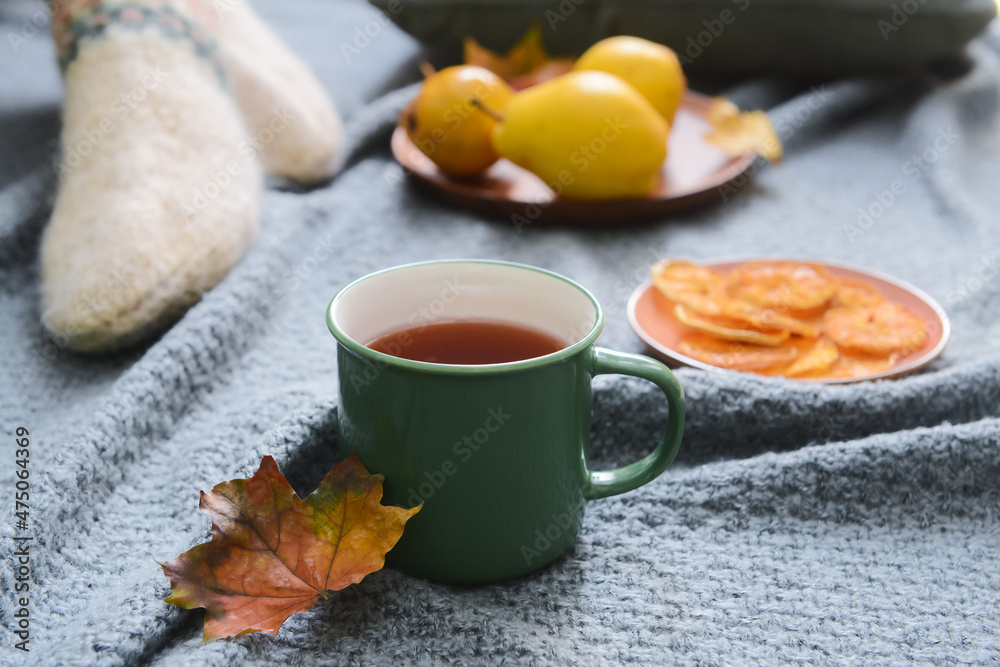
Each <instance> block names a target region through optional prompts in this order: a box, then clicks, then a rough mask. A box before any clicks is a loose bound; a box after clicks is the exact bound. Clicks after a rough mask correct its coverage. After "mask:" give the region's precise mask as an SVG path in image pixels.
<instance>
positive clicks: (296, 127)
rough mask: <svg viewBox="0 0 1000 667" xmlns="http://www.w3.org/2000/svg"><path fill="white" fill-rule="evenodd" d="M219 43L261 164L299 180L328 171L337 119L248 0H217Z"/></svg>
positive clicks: (336, 142)
mask: <svg viewBox="0 0 1000 667" xmlns="http://www.w3.org/2000/svg"><path fill="white" fill-rule="evenodd" d="M215 9H216V11H217V12H218V16H219V20H218V28H217V32H218V35H219V43H220V45H221V49H222V53H223V55H224V56H225V60H226V63H227V65H228V67H229V72H230V74H231V75H232V80H233V87H234V88H235V90H236V95H237V97H238V98H239V101H240V106H241V107H242V109H243V116H244V118H245V119H246V122H247V125H248V126H249V127H250V129H251V131H252V132H253V134H254V135H255V137H256V139H257V140H258V142H259V144H258V145H259V147H260V148H261V159H262V162H263V164H264V167H265V168H266V169H267V170H268V171H270V172H272V173H275V174H279V175H281V176H284V177H286V178H289V179H291V180H293V181H298V182H300V183H315V182H319V181H323V180H326V179H328V178H330V177H331V176H333V174H334V172H335V171H336V169H337V167H338V163H337V161H338V159H339V157H340V146H341V134H342V128H341V122H340V117H339V116H338V115H337V111H336V109H335V108H334V106H333V104H332V103H331V101H330V98H329V97H328V96H327V94H326V91H325V90H323V87H322V86H321V85H320V83H319V81H317V80H316V77H315V76H313V74H312V72H310V71H309V70H308V69H307V68H306V66H305V65H304V64H303V63H302V61H300V60H299V58H298V57H297V56H295V55H294V54H293V53H292V52H291V51H289V50H288V47H286V46H285V44H284V43H283V42H281V40H279V39H278V37H277V36H276V35H275V34H274V33H273V32H272V31H271V29H270V28H269V27H268V26H267V25H266V24H264V22H263V21H261V20H260V18H258V17H257V15H256V14H255V13H254V12H253V10H252V9H251V8H250V5H249V3H247V2H245V1H243V2H236V1H234V0H230V2H228V4H227V3H226V2H224V1H223V2H217V3H216V4H215Z"/></svg>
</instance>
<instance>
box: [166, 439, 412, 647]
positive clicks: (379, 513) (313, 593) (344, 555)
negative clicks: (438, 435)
mask: <svg viewBox="0 0 1000 667" xmlns="http://www.w3.org/2000/svg"><path fill="white" fill-rule="evenodd" d="M382 480H383V477H382V475H369V474H368V471H367V470H365V467H364V465H363V464H362V463H361V461H360V460H359V459H358V457H357V455H356V454H354V452H351V455H350V456H349V457H348V458H347V460H345V461H343V462H341V463H339V464H337V465H336V466H334V467H333V469H332V470H330V472H329V473H327V475H326V477H324V478H323V481H322V482H321V483H320V485H319V487H318V488H317V489H316V490H315V491H314V492H313V493H311V494H310V495H309V497H308V498H306V499H305V500H302V499H300V498H299V497H298V496H297V495H296V494H295V491H294V490H293V489H292V487H291V485H290V484H289V483H288V480H286V479H285V477H284V476H283V475H282V474H281V472H280V471H279V470H278V466H277V464H276V463H275V462H274V459H272V458H271V457H270V456H265V457H264V458H263V460H262V461H261V463H260V468H259V469H258V470H257V472H256V474H254V476H253V477H251V478H250V479H234V480H232V481H229V482H223V483H221V484H217V485H216V486H215V487H214V488H213V489H212V492H211V493H205V492H202V494H201V503H200V508H201V510H202V511H203V512H205V514H208V515H209V517H211V519H212V540H211V541H210V542H208V543H205V544H199V545H197V546H195V547H193V548H192V549H189V550H188V551H186V552H185V553H183V554H181V555H180V556H178V557H177V558H175V559H174V560H172V561H170V562H168V563H161V566H162V567H163V573H164V574H165V575H166V576H167V577H168V578H169V579H170V584H171V587H172V588H173V592H172V593H171V595H170V597H168V598H167V599H166V602H169V603H170V604H174V605H177V606H178V607H183V608H184V609H195V608H197V607H204V608H205V610H206V613H205V628H204V640H205V641H211V640H213V639H218V638H221V637H232V636H234V635H240V634H245V633H248V632H267V633H269V634H272V635H276V634H277V633H278V629H279V628H280V627H281V625H282V623H284V622H285V620H286V619H287V618H288V617H289V616H291V615H292V614H296V613H299V612H303V611H308V610H309V609H311V608H312V607H313V605H315V604H316V601H317V600H318V599H319V598H320V597H323V598H325V597H326V596H327V591H336V590H340V589H342V588H344V587H346V586H349V585H350V584H356V583H358V582H359V581H361V580H362V579H363V578H364V577H365V575H366V574H368V573H370V572H374V571H376V570H380V569H382V566H383V565H384V564H385V554H386V553H387V552H388V551H389V550H390V549H392V547H393V546H395V544H396V542H397V541H398V540H399V538H400V536H401V535H402V534H403V527H404V525H405V524H406V522H407V520H409V518H410V517H412V516H413V515H414V514H416V513H417V512H418V511H420V507H415V508H413V509H409V510H405V509H402V508H399V507H389V506H385V505H382V504H380V501H381V499H382Z"/></svg>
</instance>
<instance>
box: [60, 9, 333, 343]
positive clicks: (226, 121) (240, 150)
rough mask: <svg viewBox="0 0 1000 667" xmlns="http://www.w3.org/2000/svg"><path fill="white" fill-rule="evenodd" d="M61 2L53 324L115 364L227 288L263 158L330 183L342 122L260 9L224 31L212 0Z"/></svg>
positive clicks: (250, 225)
mask: <svg viewBox="0 0 1000 667" xmlns="http://www.w3.org/2000/svg"><path fill="white" fill-rule="evenodd" d="M56 5H57V7H58V11H57V12H56V15H55V17H54V20H53V36H54V37H55V39H56V43H57V46H58V47H59V50H60V61H61V64H62V66H63V68H64V73H65V81H66V96H65V102H64V109H63V134H62V155H61V159H60V163H59V165H58V169H59V172H60V188H59V194H58V197H57V199H56V203H55V207H54V210H53V213H52V219H51V221H50V222H49V226H48V228H47V229H46V232H45V235H44V238H43V241H42V251H41V270H42V321H43V323H44V324H45V326H46V327H47V328H48V329H49V330H50V331H51V332H52V333H53V335H54V336H55V337H56V338H57V339H58V340H61V341H63V342H64V343H65V345H67V346H68V347H70V348H73V349H76V350H81V351H100V350H106V349H113V348H116V347H120V346H123V345H127V344H128V343H131V342H133V341H135V340H138V339H140V338H142V337H145V336H147V335H149V334H151V333H155V332H156V331H158V330H160V329H162V328H163V327H164V326H165V325H167V324H169V323H170V322H171V321H173V320H174V319H176V318H177V317H179V316H180V315H181V314H182V313H183V312H184V310H185V309H186V308H187V307H189V306H190V305H191V304H192V303H194V302H196V301H197V300H198V299H199V298H200V297H201V295H202V293H204V292H205V291H206V290H208V289H210V288H212V287H213V286H214V285H215V284H217V283H218V282H219V281H220V280H221V279H222V278H223V277H225V275H226V274H227V273H228V272H229V270H230V269H231V268H232V267H233V265H234V264H235V263H236V262H237V261H239V259H240V258H241V257H242V255H243V254H244V252H245V251H246V249H247V247H248V246H249V245H250V243H251V241H252V240H253V237H254V234H255V232H256V227H257V206H258V200H259V191H260V168H259V166H258V163H257V160H258V159H261V160H263V161H264V163H265V164H267V165H269V166H272V167H273V168H274V169H275V170H276V171H278V172H279V173H281V174H282V175H285V176H288V177H290V178H297V179H301V180H310V181H311V180H315V179H318V178H324V177H327V176H329V175H331V174H332V168H331V166H330V165H332V164H334V162H335V157H336V152H337V149H338V147H339V145H340V124H339V120H338V119H337V117H336V113H335V112H333V110H332V106H331V105H330V103H329V101H328V100H327V99H326V97H325V95H324V94H323V92H322V90H321V89H320V87H319V85H318V84H317V83H316V82H315V80H314V79H312V77H311V75H309V74H308V72H306V71H305V68H304V67H303V66H302V65H301V63H298V62H297V61H296V60H295V59H294V57H293V56H291V55H290V54H288V53H287V51H284V49H283V47H282V45H281V44H280V43H278V42H277V40H276V39H275V38H274V37H273V36H272V35H271V34H270V33H269V31H268V30H267V28H266V27H265V26H263V25H262V24H260V23H259V20H258V19H256V17H254V16H253V15H252V14H249V13H248V10H247V11H246V12H241V13H240V14H239V19H238V21H239V23H238V22H237V18H236V17H235V16H230V17H229V19H230V20H231V21H232V25H231V26H230V27H227V28H225V30H223V24H224V23H226V21H225V19H226V18H227V17H226V16H222V17H220V16H219V15H218V14H217V13H216V10H215V8H214V7H213V6H212V5H211V4H210V3H208V2H204V1H203V0H127V1H119V2H101V1H100V0H70V1H69V2H68V3H67V2H65V0H61V1H60V2H58V3H56ZM238 26H251V28H245V27H244V28H239V29H237V28H238ZM216 34H218V35H220V36H222V35H225V37H222V38H223V39H230V38H231V39H232V40H233V45H232V46H231V48H228V49H223V48H220V47H219V41H218V40H216V39H215V37H214V35H216ZM247 39H259V40H262V44H263V45H262V48H261V50H260V52H259V53H258V57H259V58H261V59H263V60H262V61H261V62H257V63H256V64H255V63H254V62H253V60H252V58H251V56H250V55H249V54H247V53H243V54H242V55H240V53H241V52H243V51H247V50H248V47H247V46H246V41H245V40H247ZM230 53H233V54H236V55H232V56H230V55H229V54H230ZM274 53H277V54H278V56H273V55H272V54H274ZM229 57H232V58H233V62H234V65H233V66H232V68H231V69H230V68H229V62H228V58H229ZM272 57H273V58H274V61H275V63H274V67H278V69H272V68H271V65H267V64H266V63H265V62H264V61H266V60H267V59H269V58H272ZM296 68H298V71H296ZM276 72H280V74H278V73H276ZM257 73H259V74H260V75H261V78H260V80H259V82H258V83H254V80H253V77H254V75H255V74H257ZM278 79H280V82H279V81H278ZM279 83H280V84H283V85H279ZM300 88H301V90H300ZM234 91H235V92H236V97H235V98H234V96H233V92H234ZM241 111H242V113H241ZM244 117H246V118H247V119H248V124H247V125H245V124H244V120H243V119H244ZM331 118H332V121H331ZM314 133H315V134H314Z"/></svg>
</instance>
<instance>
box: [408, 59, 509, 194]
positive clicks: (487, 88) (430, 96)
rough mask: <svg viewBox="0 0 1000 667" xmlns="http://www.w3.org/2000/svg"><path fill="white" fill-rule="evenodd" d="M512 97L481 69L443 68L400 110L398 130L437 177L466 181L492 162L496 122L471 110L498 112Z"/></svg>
mask: <svg viewBox="0 0 1000 667" xmlns="http://www.w3.org/2000/svg"><path fill="white" fill-rule="evenodd" d="M513 94H514V91H513V90H511V88H510V86H508V85H507V84H506V83H504V81H503V80H502V79H501V78H500V77H498V76H497V75H496V74H494V73H493V72H490V71H489V70H487V69H484V68H482V67H473V66H471V65H458V66H455V67H448V68H445V69H443V70H441V71H440V72H437V73H433V74H430V76H428V77H427V79H426V80H425V81H424V84H423V86H422V87H421V89H420V92H419V93H418V94H417V97H416V98H415V99H414V100H413V101H412V102H411V103H410V104H409V106H407V107H406V108H405V109H404V110H403V113H402V115H401V116H400V118H399V124H400V125H401V126H402V127H403V128H404V129H405V130H406V133H407V135H408V136H409V137H410V140H411V141H413V143H414V144H416V146H417V148H419V149H420V150H421V151H422V152H423V153H424V155H426V156H427V157H429V158H430V159H431V160H433V161H434V164H436V165H437V166H438V167H440V168H441V170H442V171H444V172H445V173H448V174H451V175H452V176H472V175H475V174H478V173H480V172H482V171H484V170H486V169H487V168H489V166H490V165H491V164H493V163H494V162H496V161H497V159H498V156H497V153H496V151H495V150H494V149H493V144H492V141H491V134H492V132H493V127H494V126H495V125H496V124H497V121H496V120H495V119H494V118H491V117H490V116H489V115H487V114H484V113H482V112H480V111H479V110H478V109H476V107H475V106H474V104H475V103H476V102H479V103H481V104H485V105H487V106H489V107H490V108H491V109H496V110H497V111H499V112H502V111H503V110H504V109H505V108H506V106H507V100H509V99H510V97H511V96H512V95H513Z"/></svg>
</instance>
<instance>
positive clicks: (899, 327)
mask: <svg viewBox="0 0 1000 667" xmlns="http://www.w3.org/2000/svg"><path fill="white" fill-rule="evenodd" d="M651 274H652V278H653V284H654V285H655V286H656V288H657V290H658V291H659V292H660V294H662V295H663V296H664V297H665V298H666V299H667V300H668V304H667V306H668V307H669V308H670V309H671V310H672V314H673V316H674V317H676V318H677V320H678V321H679V322H680V323H681V324H682V325H684V327H685V328H686V329H687V333H686V334H685V335H684V337H683V338H682V339H681V340H680V342H679V343H678V345H677V351H678V352H680V353H681V354H683V355H685V356H687V357H690V358H691V359H695V360H698V361H701V362H703V363H706V364H710V365H712V366H718V367H720V368H727V369H732V370H738V371H747V372H753V373H759V374H761V375H782V376H785V377H790V378H801V379H832V378H855V377H864V376H868V375H871V374H874V373H880V372H883V371H887V370H889V369H891V368H893V367H894V366H895V365H896V364H897V363H898V362H899V360H900V359H901V358H903V357H905V356H906V355H907V354H909V353H911V352H913V351H914V350H916V349H918V348H919V347H920V346H921V345H923V343H924V341H925V340H927V330H926V325H925V323H924V322H923V320H922V319H920V317H918V316H917V315H915V314H914V313H913V312H911V311H910V310H909V309H907V308H906V307H905V306H903V305H900V304H897V303H892V302H890V301H889V300H887V299H886V298H885V296H884V295H883V294H882V293H881V292H880V291H879V290H878V289H877V288H876V287H875V286H873V285H870V284H868V283H867V282H864V281H861V280H852V279H844V278H838V277H836V276H834V275H832V274H831V273H830V272H829V271H828V270H827V269H826V268H825V267H823V266H821V265H817V264H810V263H803V262H783V261H761V262H747V263H745V264H741V265H739V266H737V267H736V268H734V269H733V270H731V271H729V272H728V273H725V272H722V271H719V270H715V269H713V268H710V267H706V266H700V265H698V264H694V263H692V262H689V261H684V260H664V261H662V262H659V263H657V264H656V265H655V266H654V267H653V268H652V270H651Z"/></svg>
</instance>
